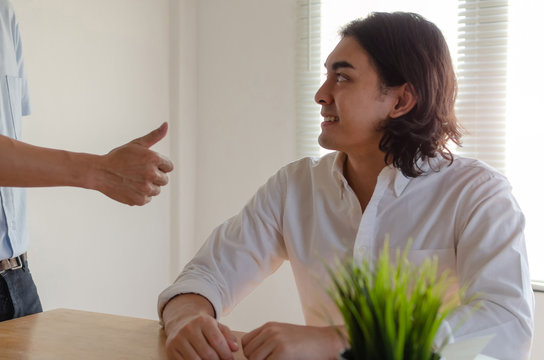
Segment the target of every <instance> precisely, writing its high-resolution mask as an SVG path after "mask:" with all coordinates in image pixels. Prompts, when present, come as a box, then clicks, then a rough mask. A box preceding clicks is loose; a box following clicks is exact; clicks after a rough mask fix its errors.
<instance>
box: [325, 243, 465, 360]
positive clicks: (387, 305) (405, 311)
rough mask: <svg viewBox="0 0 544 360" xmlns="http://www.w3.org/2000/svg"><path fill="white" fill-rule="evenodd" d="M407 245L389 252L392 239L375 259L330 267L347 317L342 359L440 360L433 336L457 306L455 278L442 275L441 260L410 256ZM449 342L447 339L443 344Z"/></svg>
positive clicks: (334, 288)
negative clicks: (418, 260)
mask: <svg viewBox="0 0 544 360" xmlns="http://www.w3.org/2000/svg"><path fill="white" fill-rule="evenodd" d="M407 249H408V247H407V248H406V250H404V252H402V253H401V252H400V250H397V252H396V256H395V259H394V260H395V261H394V262H392V261H391V258H390V255H389V246H388V241H387V240H386V242H385V246H384V249H383V251H382V252H381V253H380V255H379V257H378V258H377V259H376V261H374V262H370V261H366V260H365V261H363V262H362V263H361V264H356V263H354V262H353V261H351V262H347V263H344V264H341V265H340V266H339V268H338V269H337V270H336V271H333V270H332V269H329V272H330V274H331V276H332V279H333V285H332V288H331V289H330V290H329V294H330V296H331V297H332V299H333V300H334V302H335V303H336V305H337V306H338V308H339V310H340V312H341V313H342V316H343V318H344V322H345V327H346V334H342V335H343V336H347V342H348V343H349V348H348V349H347V350H346V351H345V352H344V353H342V355H341V357H340V358H341V359H357V360H358V359H364V360H378V359H379V360H436V359H440V355H439V354H440V351H441V349H442V347H443V346H442V347H440V348H438V349H434V348H433V340H434V337H435V335H436V333H437V331H438V328H439V326H440V324H441V322H442V321H443V319H444V318H445V317H446V316H448V314H449V313H450V312H451V311H452V310H453V309H454V308H455V307H456V305H457V302H455V300H448V301H446V292H447V290H448V288H449V287H450V285H451V284H452V281H454V279H453V277H451V276H450V275H449V274H448V273H447V272H446V273H442V274H438V265H437V259H436V258H435V259H427V260H425V262H424V263H423V264H421V265H419V266H415V265H413V264H411V263H410V262H409V261H408V260H407ZM444 345H445V344H444Z"/></svg>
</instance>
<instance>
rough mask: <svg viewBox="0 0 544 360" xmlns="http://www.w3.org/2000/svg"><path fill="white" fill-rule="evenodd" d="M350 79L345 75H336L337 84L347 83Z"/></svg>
mask: <svg viewBox="0 0 544 360" xmlns="http://www.w3.org/2000/svg"><path fill="white" fill-rule="evenodd" d="M347 79H348V78H347V77H345V76H344V75H342V74H340V73H338V74H336V82H342V81H346V80H347Z"/></svg>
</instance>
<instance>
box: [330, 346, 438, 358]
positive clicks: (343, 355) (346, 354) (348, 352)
mask: <svg viewBox="0 0 544 360" xmlns="http://www.w3.org/2000/svg"><path fill="white" fill-rule="evenodd" d="M440 358H441V357H440V355H438V354H435V353H432V354H431V358H430V359H429V360H440ZM338 360H356V359H355V356H354V355H353V354H352V352H351V350H350V349H346V350H344V351H342V352H341V353H340V355H338Z"/></svg>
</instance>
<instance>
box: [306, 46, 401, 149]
mask: <svg viewBox="0 0 544 360" xmlns="http://www.w3.org/2000/svg"><path fill="white" fill-rule="evenodd" d="M325 67H326V69H327V79H326V80H325V82H324V83H323V85H322V86H321V88H320V89H319V90H318V91H317V93H316V95H315V101H316V102H317V103H318V104H319V105H321V115H322V116H323V118H324V121H323V122H322V123H321V135H320V136H319V144H320V145H321V146H323V147H324V148H326V149H331V150H339V151H342V152H345V153H346V154H348V155H349V154H352V155H356V154H360V155H364V154H365V153H369V152H371V153H375V152H376V151H378V144H379V141H380V139H381V136H382V132H381V131H379V130H378V124H379V123H380V121H382V120H384V119H387V118H388V114H389V112H390V111H391V109H393V108H394V107H395V103H396V98H395V95H394V94H395V92H389V91H385V90H384V89H383V88H382V87H381V84H380V79H379V77H378V73H377V72H376V70H375V68H374V66H373V64H372V63H371V60H370V56H369V55H368V54H367V52H366V51H365V50H364V49H363V48H362V47H361V46H360V45H359V43H358V42H357V40H355V39H354V38H353V37H349V36H348V37H344V38H343V39H342V40H341V41H340V42H339V43H338V45H337V46H336V48H335V49H334V50H333V51H332V53H331V54H330V55H329V57H328V58H327V62H326V63H325Z"/></svg>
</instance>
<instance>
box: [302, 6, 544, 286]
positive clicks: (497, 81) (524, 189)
mask: <svg viewBox="0 0 544 360" xmlns="http://www.w3.org/2000/svg"><path fill="white" fill-rule="evenodd" d="M298 6H299V25H300V24H301V25H302V26H301V27H300V28H299V41H298V44H299V46H298V53H299V57H298V58H297V60H298V61H299V69H298V70H301V71H302V72H301V74H299V75H298V78H297V81H298V86H297V87H298V88H299V93H298V94H297V106H298V107H299V110H298V111H297V122H298V125H297V140H298V141H299V147H298V150H299V151H298V152H299V153H298V155H299V156H319V155H323V154H324V153H325V152H326V151H325V150H324V149H321V148H320V147H319V146H318V144H317V137H318V134H319V132H320V128H319V124H320V122H321V118H320V116H319V107H318V106H316V105H315V103H314V101H313V96H314V94H315V92H316V91H317V89H318V87H319V85H320V84H321V82H322V81H323V79H322V78H320V75H321V74H322V73H323V72H324V71H323V63H324V61H325V58H326V56H327V55H328V54H329V53H330V51H331V50H332V49H333V47H334V46H335V45H336V43H337V42H338V40H339V38H338V36H337V32H338V29H339V28H340V27H341V26H342V25H344V24H346V23H347V22H349V21H351V20H353V19H354V18H355V17H365V16H366V15H367V14H368V13H370V12H372V11H411V12H416V13H419V14H421V15H423V16H425V17H426V18H427V19H428V20H430V21H432V22H434V23H435V24H436V25H437V26H438V27H439V28H440V29H441V30H442V32H443V33H444V36H445V38H446V41H447V42H448V44H449V47H450V52H451V54H452V58H453V62H454V66H455V67H456V72H457V76H458V81H459V94H458V100H457V103H456V112H457V115H458V118H459V121H460V122H461V124H462V125H463V126H464V127H465V128H466V130H467V134H466V135H465V136H464V137H463V147H462V148H460V149H452V150H454V151H456V152H458V153H460V154H462V155H464V156H468V157H474V158H478V159H480V160H483V161H485V162H487V163H488V164H490V165H492V166H494V167H495V168H497V169H498V170H499V171H501V172H503V173H504V174H506V175H507V176H508V178H509V180H510V182H511V184H512V186H513V191H514V195H515V196H516V198H517V200H518V202H519V203H520V206H521V208H522V210H523V211H524V213H525V216H526V220H527V223H526V231H525V236H526V239H527V246H528V253H529V262H530V266H531V273H532V274H531V275H532V278H533V279H538V280H544V262H542V261H539V260H540V256H541V254H543V253H544V242H543V241H542V240H544V228H542V227H539V226H538V225H539V217H540V216H539V215H540V214H539V209H538V208H537V207H538V206H539V205H540V204H543V203H544V191H543V190H541V188H542V187H541V186H540V184H539V181H540V179H539V178H538V175H540V174H541V173H544V170H542V169H541V168H540V166H541V165H540V164H539V161H538V160H537V161H535V160H534V159H535V158H537V156H538V154H539V152H540V151H541V150H540V147H539V143H540V142H542V141H544V139H541V134H543V133H544V112H543V111H541V110H540V109H539V104H540V102H541V99H540V97H541V96H540V95H541V92H540V91H539V90H540V89H539V85H540V84H541V83H544V75H543V74H542V72H541V71H540V68H541V65H540V63H541V62H542V59H543V56H544V45H542V44H541V42H540V41H539V40H538V30H536V29H535V25H534V24H538V23H539V21H540V19H539V15H540V14H542V10H544V4H541V3H539V2H534V1H530V0H516V1H515V2H514V1H510V2H508V0H445V1H440V2H439V1H426V0H413V1H410V2H409V3H407V2H404V1H401V0H388V1H385V2H384V1H381V0H366V1H363V0H334V1H333V0H299V1H298ZM310 79H311V80H310Z"/></svg>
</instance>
